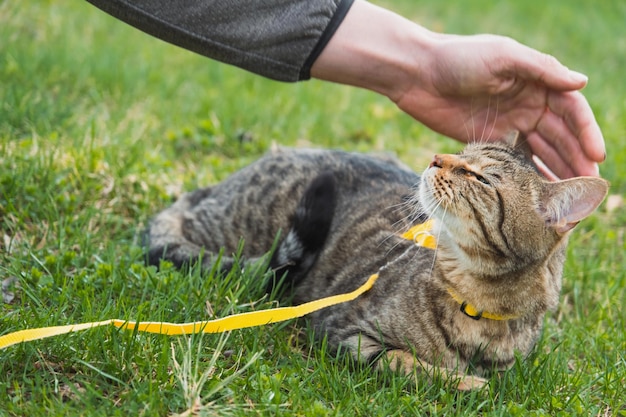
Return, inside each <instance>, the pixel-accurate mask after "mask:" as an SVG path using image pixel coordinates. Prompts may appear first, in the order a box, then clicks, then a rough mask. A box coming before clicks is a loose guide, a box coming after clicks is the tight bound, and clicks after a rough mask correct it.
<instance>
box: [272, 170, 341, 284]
mask: <svg viewBox="0 0 626 417" xmlns="http://www.w3.org/2000/svg"><path fill="white" fill-rule="evenodd" d="M336 204H337V191H336V184H335V177H334V175H333V173H332V172H325V173H322V174H320V175H318V176H317V177H315V179H314V180H313V181H312V182H311V184H309V186H308V187H307V189H306V190H305V192H304V195H303V196H302V199H301V200H300V202H299V203H298V206H297V208H296V212H295V215H294V218H293V222H292V225H291V229H290V230H289V232H288V233H287V236H286V237H285V239H284V240H283V241H282V242H281V243H280V244H279V245H278V247H277V248H276V250H275V251H274V255H273V256H272V259H271V260H270V268H272V269H273V270H274V271H275V276H276V279H280V278H281V277H283V276H285V274H286V277H285V281H284V282H283V283H282V287H283V288H287V287H291V286H294V285H295V284H297V282H298V281H300V280H301V279H302V278H303V277H304V276H305V275H306V273H307V272H308V271H309V270H310V269H311V267H312V266H313V264H314V263H315V261H316V260H317V257H318V255H319V254H320V252H321V251H322V249H323V247H324V244H325V243H326V238H327V237H328V233H329V231H330V226H331V223H332V220H333V216H334V213H335V206H336ZM275 285H276V282H275V281H274V280H271V281H270V282H269V283H268V286H267V292H268V293H271V292H272V291H273V289H274V286H275Z"/></svg>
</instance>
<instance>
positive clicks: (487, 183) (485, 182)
mask: <svg viewBox="0 0 626 417" xmlns="http://www.w3.org/2000/svg"><path fill="white" fill-rule="evenodd" d="M474 177H476V179H477V180H478V181H480V182H482V183H483V184H485V185H491V183H490V182H489V181H487V179H486V178H485V177H483V176H482V175H478V174H474Z"/></svg>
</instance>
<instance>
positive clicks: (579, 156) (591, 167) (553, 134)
mask: <svg viewBox="0 0 626 417" xmlns="http://www.w3.org/2000/svg"><path fill="white" fill-rule="evenodd" d="M536 132H537V134H538V136H540V138H541V139H543V142H544V143H545V144H546V145H549V147H550V148H551V149H552V151H548V150H544V152H545V153H546V154H549V157H548V159H546V157H541V156H540V157H541V159H543V161H544V162H545V163H546V164H547V165H548V167H549V168H551V169H553V166H552V165H553V164H555V163H565V164H566V165H567V166H568V168H569V170H571V171H572V172H573V173H574V175H592V176H597V175H598V167H597V164H596V163H595V162H594V161H593V160H591V159H589V158H588V156H587V155H586V154H585V153H584V152H583V150H582V147H581V143H580V142H579V141H578V138H576V136H574V135H573V134H572V132H571V130H570V129H569V127H568V126H567V124H566V123H565V121H564V120H563V119H562V118H560V117H558V116H557V115H556V114H554V113H552V112H550V111H546V112H545V113H544V114H543V115H542V117H541V119H540V120H539V123H538V124H537V129H536ZM554 153H556V154H558V158H557V157H555V156H554ZM553 171H554V169H553ZM562 172H564V170H563V168H559V172H557V171H555V173H556V174H557V175H559V176H560V177H562V178H563V175H562V174H561V173H562Z"/></svg>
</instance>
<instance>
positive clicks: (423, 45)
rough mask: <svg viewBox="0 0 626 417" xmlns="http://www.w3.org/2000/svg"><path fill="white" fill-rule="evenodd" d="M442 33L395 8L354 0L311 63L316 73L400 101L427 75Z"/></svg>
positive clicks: (321, 77) (324, 78)
mask: <svg viewBox="0 0 626 417" xmlns="http://www.w3.org/2000/svg"><path fill="white" fill-rule="evenodd" d="M438 37H439V35H438V34H436V33H433V32H430V31H429V30H427V29H425V28H423V27H422V26H419V25H417V24H415V23H413V22H411V21H409V20H407V19H405V18H403V17H401V16H399V15H397V14H395V13H393V12H390V11H388V10H385V9H383V8H380V7H377V6H375V5H372V4H370V3H367V2H365V1H362V0H356V1H355V2H354V4H353V5H352V7H351V9H350V11H349V12H348V14H347V15H346V17H345V18H344V21H343V22H342V24H341V26H340V27H339V28H338V29H337V31H336V32H335V34H334V36H333V37H332V38H331V40H330V41H329V42H328V45H326V48H324V50H323V51H322V53H321V54H320V56H319V57H318V59H317V60H316V61H315V63H314V64H313V66H312V68H311V75H312V76H313V77H314V78H317V79H321V80H325V81H331V82H336V83H341V84H347V85H353V86H356V87H361V88H365V89H368V90H372V91H375V92H377V93H380V94H383V95H385V96H387V97H389V99H391V100H392V101H394V102H397V101H398V100H399V99H400V97H401V96H402V94H403V93H404V92H405V91H407V88H408V86H409V85H413V86H415V85H416V84H418V85H419V84H422V82H421V81H423V78H424V77H428V69H427V67H428V65H429V61H430V59H429V56H430V55H431V53H432V48H433V45H434V43H435V41H436V39H437V38H438Z"/></svg>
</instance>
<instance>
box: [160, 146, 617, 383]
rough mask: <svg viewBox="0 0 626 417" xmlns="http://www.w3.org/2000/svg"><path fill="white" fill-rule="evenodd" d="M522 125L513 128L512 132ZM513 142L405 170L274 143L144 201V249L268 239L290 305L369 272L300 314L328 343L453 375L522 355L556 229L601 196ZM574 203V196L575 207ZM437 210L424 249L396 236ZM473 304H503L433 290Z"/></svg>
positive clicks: (263, 243)
mask: <svg viewBox="0 0 626 417" xmlns="http://www.w3.org/2000/svg"><path fill="white" fill-rule="evenodd" d="M522 139H523V138H522ZM522 143H523V142H522V141H521V140H518V141H517V142H516V144H514V145H507V144H504V143H499V144H482V145H481V144H476V145H469V146H468V147H467V148H466V149H465V150H464V151H463V152H461V153H460V154H458V155H436V156H435V157H434V158H433V161H432V162H431V164H430V166H429V167H428V168H427V169H426V170H425V171H424V173H423V175H422V176H421V177H420V176H419V175H417V174H415V173H414V172H412V171H410V170H409V169H407V168H406V167H405V166H403V165H402V164H401V163H399V162H397V161H394V160H391V159H389V158H383V159H380V158H375V157H372V156H366V155H360V154H351V153H344V152H340V151H326V150H310V149H309V150H280V151H277V152H274V153H272V154H270V155H268V156H266V157H264V158H262V159H260V160H259V161H257V162H256V163H254V164H252V165H250V166H248V167H247V168H245V169H243V170H241V171H239V172H237V173H235V174H234V175H232V176H231V177H230V178H228V179H227V180H226V181H224V182H222V183H220V184H218V185H215V186H213V187H209V188H205V189H202V190H198V191H195V192H192V193H189V194H186V195H184V196H183V197H182V198H181V199H180V200H179V201H178V202H176V203H175V204H174V205H173V206H172V207H170V208H168V209H166V210H164V211H163V212H161V213H160V214H158V215H157V216H156V217H155V218H154V220H153V221H152V223H151V225H150V228H149V231H148V237H149V261H150V262H151V263H154V264H158V261H159V259H161V258H165V259H168V260H170V261H172V262H173V263H174V264H176V265H183V264H185V263H190V262H195V261H197V259H198V258H199V256H200V254H201V253H202V252H203V251H206V253H205V255H204V258H203V261H202V262H203V265H204V266H206V267H210V266H211V263H212V259H213V257H212V256H211V254H214V253H217V252H218V251H219V250H220V248H224V249H225V251H226V253H232V252H234V251H235V250H236V249H237V247H238V243H239V241H240V239H244V240H245V246H244V256H245V257H246V258H248V259H255V258H257V257H259V256H263V255H264V254H265V253H266V252H267V251H268V250H269V249H270V248H271V246H272V243H273V242H274V239H275V237H276V234H277V233H278V232H279V231H282V233H283V236H285V238H284V239H283V241H282V243H281V244H280V245H279V247H278V249H277V250H276V252H275V253H274V256H273V258H272V262H271V266H272V267H273V268H275V269H277V270H278V271H280V273H283V272H287V279H288V280H289V279H291V280H292V286H293V292H294V293H293V296H294V301H295V303H301V302H306V301H310V300H313V299H317V298H321V297H324V296H328V295H333V294H339V293H342V292H346V291H350V290H353V289H355V288H356V287H358V286H359V285H361V284H362V283H363V282H364V281H365V280H366V279H367V278H368V277H369V276H370V275H372V274H374V273H378V274H379V275H380V277H379V279H378V282H377V283H376V285H375V286H374V288H373V289H372V290H370V291H369V292H368V293H366V294H365V295H363V296H361V297H360V298H358V299H357V300H355V301H353V302H350V303H344V304H340V305H337V306H333V307H330V308H327V309H324V310H321V311H319V312H316V313H314V314H312V315H311V316H310V317H309V319H310V320H309V322H310V324H311V325H312V326H313V327H314V329H315V330H316V333H317V334H319V335H327V337H328V342H329V344H330V346H331V347H333V348H338V347H339V346H342V347H343V348H347V349H348V350H349V351H351V352H352V353H353V354H354V356H355V357H358V358H361V359H362V360H366V361H377V360H379V359H380V358H386V360H383V361H382V362H381V363H388V364H389V365H390V366H391V367H393V368H402V369H405V370H406V371H411V370H412V369H414V368H415V367H418V368H419V369H422V370H425V371H427V372H434V369H435V368H434V367H433V365H437V366H438V367H439V368H438V369H439V370H444V373H446V374H448V375H449V376H451V377H459V380H458V387H459V388H461V389H463V388H467V389H469V388H476V387H479V386H481V385H483V384H484V382H485V380H483V379H482V378H480V377H479V376H474V375H470V376H460V374H458V373H457V372H461V373H462V372H465V371H466V370H468V369H472V372H473V373H475V374H476V375H481V374H483V373H486V372H489V371H492V370H500V369H505V368H508V367H510V366H511V365H512V364H513V361H514V355H515V353H516V352H520V353H521V354H524V355H525V354H527V353H528V352H529V351H530V350H531V349H532V347H533V345H534V344H535V341H536V340H537V338H538V336H539V334H540V331H541V327H542V321H543V318H544V315H545V313H546V312H547V311H549V310H551V309H554V308H555V307H556V306H557V302H558V296H559V292H560V289H561V275H562V268H563V262H564V256H565V255H564V254H565V247H566V244H567V235H568V233H569V230H570V229H571V228H572V227H573V226H574V225H575V224H576V223H577V222H578V221H580V220H581V219H582V218H584V217H585V216H587V215H588V214H590V213H591V212H592V211H593V210H594V209H595V208H596V207H597V206H598V205H599V204H600V202H601V201H602V199H603V198H604V196H605V194H606V192H607V184H606V182H605V181H603V180H600V179H597V178H579V179H575V180H567V181H561V182H557V183H550V182H547V181H545V180H544V179H543V178H542V177H541V176H540V175H539V174H538V173H537V171H536V169H535V167H534V165H533V164H532V162H531V161H530V160H529V159H528V158H527V156H526V155H527V152H525V151H524V148H523V147H522ZM581 207H584V208H582V209H581ZM431 217H432V218H434V219H436V226H435V230H434V233H435V235H436V236H437V239H438V247H437V249H436V250H430V249H426V248H421V247H416V246H415V245H413V243H412V242H410V241H407V240H404V239H402V238H400V237H399V235H400V233H401V232H404V231H406V230H407V229H409V228H410V227H411V226H412V225H414V224H417V223H421V222H423V221H424V220H425V219H427V218H431ZM449 288H451V289H453V290H454V292H455V293H456V294H459V295H460V296H461V297H462V298H463V299H465V300H467V301H468V302H469V303H471V304H472V305H473V306H475V307H476V308H478V309H479V310H484V311H489V312H493V313H496V314H502V315H510V314H514V315H517V316H518V317H519V318H517V319H514V320H508V321H495V320H489V319H481V320H474V319H472V318H470V317H467V316H466V315H464V314H463V313H462V312H461V311H460V310H459V304H458V303H457V302H456V301H455V300H454V299H452V298H451V296H450V294H449V293H448V291H447V290H448V289H449Z"/></svg>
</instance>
